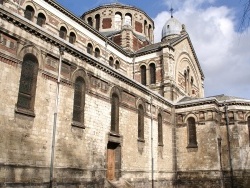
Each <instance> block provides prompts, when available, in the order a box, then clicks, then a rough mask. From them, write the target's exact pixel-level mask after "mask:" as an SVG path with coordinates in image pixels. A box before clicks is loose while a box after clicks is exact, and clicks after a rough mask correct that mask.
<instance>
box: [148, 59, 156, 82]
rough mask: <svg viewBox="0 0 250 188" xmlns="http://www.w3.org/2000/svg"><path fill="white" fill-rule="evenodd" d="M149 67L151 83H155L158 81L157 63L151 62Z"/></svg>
mask: <svg viewBox="0 0 250 188" xmlns="http://www.w3.org/2000/svg"><path fill="white" fill-rule="evenodd" d="M149 69H150V84H155V83H156V73H155V71H156V70H155V64H154V63H151V64H150V65H149Z"/></svg>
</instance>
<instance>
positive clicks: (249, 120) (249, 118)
mask: <svg viewBox="0 0 250 188" xmlns="http://www.w3.org/2000/svg"><path fill="white" fill-rule="evenodd" d="M247 124H248V137H249V146H250V116H249V117H248V118H247Z"/></svg>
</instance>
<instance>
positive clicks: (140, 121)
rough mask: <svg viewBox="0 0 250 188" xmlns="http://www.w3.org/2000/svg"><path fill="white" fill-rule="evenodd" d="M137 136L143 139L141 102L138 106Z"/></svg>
mask: <svg viewBox="0 0 250 188" xmlns="http://www.w3.org/2000/svg"><path fill="white" fill-rule="evenodd" d="M138 138H139V139H141V140H144V109H143V106H142V105H141V104H140V105H139V107H138Z"/></svg>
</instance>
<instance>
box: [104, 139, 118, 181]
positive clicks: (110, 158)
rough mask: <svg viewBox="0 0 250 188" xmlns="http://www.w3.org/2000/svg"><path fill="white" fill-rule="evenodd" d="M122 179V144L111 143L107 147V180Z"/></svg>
mask: <svg viewBox="0 0 250 188" xmlns="http://www.w3.org/2000/svg"><path fill="white" fill-rule="evenodd" d="M120 177H121V147H120V144H118V143H114V142H109V143H108V145H107V179H108V180H118V179H119V178H120Z"/></svg>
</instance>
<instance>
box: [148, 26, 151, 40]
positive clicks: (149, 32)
mask: <svg viewBox="0 0 250 188" xmlns="http://www.w3.org/2000/svg"><path fill="white" fill-rule="evenodd" d="M148 38H149V40H150V39H151V25H149V26H148Z"/></svg>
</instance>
